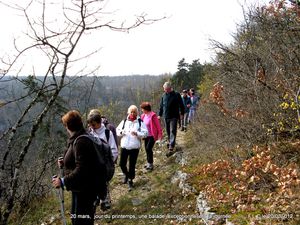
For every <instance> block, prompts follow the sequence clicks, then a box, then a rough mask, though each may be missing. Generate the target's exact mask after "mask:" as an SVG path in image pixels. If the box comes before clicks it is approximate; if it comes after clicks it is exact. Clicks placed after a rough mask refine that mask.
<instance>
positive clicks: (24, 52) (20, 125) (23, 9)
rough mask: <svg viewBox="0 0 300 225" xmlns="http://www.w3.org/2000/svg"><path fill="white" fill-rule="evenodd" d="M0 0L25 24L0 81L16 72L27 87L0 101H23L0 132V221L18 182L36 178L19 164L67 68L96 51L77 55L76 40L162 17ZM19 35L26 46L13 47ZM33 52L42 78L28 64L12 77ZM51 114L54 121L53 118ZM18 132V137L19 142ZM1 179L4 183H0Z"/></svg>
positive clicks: (85, 2)
mask: <svg viewBox="0 0 300 225" xmlns="http://www.w3.org/2000/svg"><path fill="white" fill-rule="evenodd" d="M59 2H63V3H61V4H62V5H61V6H58V5H57V4H58V3H59ZM0 4H2V5H5V6H7V7H10V8H12V9H14V10H16V11H18V12H19V13H20V14H22V15H23V16H24V18H25V20H26V23H27V25H28V31H27V33H26V34H25V35H26V36H25V37H23V38H22V39H21V40H15V50H16V54H15V55H14V56H13V57H10V58H9V59H8V58H5V57H2V58H1V78H0V79H1V82H4V81H7V80H8V79H11V78H12V77H8V74H12V73H14V75H16V76H15V77H14V79H16V80H18V81H21V82H26V87H27V88H28V92H27V94H26V95H22V96H19V97H15V98H13V99H11V100H7V101H4V102H2V104H1V106H2V109H3V107H5V106H8V105H12V104H18V102H19V101H23V102H24V100H25V99H26V101H25V102H26V105H24V104H21V105H20V107H21V108H19V115H18V117H17V118H16V120H15V121H13V122H12V124H11V126H10V127H9V128H8V129H7V130H6V131H4V132H3V133H2V134H1V140H2V141H3V143H4V144H3V146H5V148H3V152H2V153H1V174H0V178H1V187H0V201H1V209H0V210H1V211H0V224H7V222H8V219H9V216H10V215H11V213H12V211H13V209H14V206H15V204H16V196H20V193H19V192H20V191H21V188H20V186H19V184H20V180H26V179H27V181H28V180H30V182H37V180H40V177H38V176H32V177H31V178H30V177H28V176H30V175H27V177H26V179H22V176H25V175H26V174H27V172H28V171H29V170H32V168H31V169H30V168H29V169H27V168H26V167H27V166H28V165H30V163H27V164H25V162H26V160H28V158H27V157H28V156H29V155H30V152H31V151H33V149H34V147H36V145H37V142H36V141H37V138H41V136H40V133H39V132H40V131H41V127H42V125H43V124H44V122H45V121H44V120H45V119H46V118H48V119H49V118H50V119H51V116H53V115H55V110H54V106H55V105H56V106H59V102H60V101H61V97H60V93H61V91H62V90H63V89H64V87H65V86H66V85H68V83H69V82H70V80H68V79H66V78H67V75H68V74H70V71H71V69H73V68H75V66H76V65H78V62H79V61H80V60H82V59H86V58H88V57H91V56H92V55H93V54H95V53H96V52H97V51H98V50H97V49H96V50H94V51H93V52H90V53H87V54H86V55H84V56H80V57H78V55H79V49H80V44H81V42H82V41H83V40H84V37H86V36H87V35H90V34H91V33H93V32H96V31H99V30H102V29H105V28H106V29H110V30H112V31H121V32H128V31H129V30H131V29H134V28H137V27H139V26H140V25H142V24H151V23H153V22H155V21H157V20H160V19H162V18H160V19H148V18H147V15H146V14H142V15H140V16H136V17H135V21H133V22H131V23H130V24H127V23H125V22H122V21H120V22H119V23H118V22H116V21H114V20H113V19H108V20H107V19H105V16H109V17H110V16H112V15H113V14H112V13H108V14H106V12H105V10H104V9H105V5H106V1H101V0H100V1H99V0H68V1H55V0H54V1H53V2H49V1H46V0H42V1H37V0H31V1H30V2H29V3H28V4H27V5H26V6H21V3H19V4H17V5H12V4H8V3H5V2H4V1H0ZM51 7H55V9H56V14H55V16H54V17H53V16H52V17H50V16H51V13H52V12H51V10H50V9H51ZM58 9H59V10H61V14H58V13H57V11H58ZM34 12H39V15H38V16H37V17H35V16H34ZM55 17H56V18H55ZM25 39H26V42H25V43H29V44H28V45H27V46H25V47H19V45H20V42H18V41H21V42H23V43H24V40H25ZM37 52H38V54H39V56H40V59H41V60H43V61H46V62H47V64H46V65H47V68H45V70H44V72H43V74H42V75H43V76H42V77H38V76H37V74H36V73H35V67H34V68H33V72H32V73H33V74H32V75H31V76H30V77H29V78H26V79H20V78H19V77H18V76H17V75H18V74H22V73H23V69H24V68H25V66H24V65H22V64H20V61H21V60H22V58H26V57H28V55H29V54H36V53H37ZM76 56H77V57H76ZM38 63H39V62H38ZM77 67H78V66H77ZM79 68H80V69H79V70H78V71H77V72H76V73H74V71H72V73H73V74H75V75H84V74H85V73H86V68H84V66H83V67H79ZM97 69H98V68H97V67H96V68H94V70H90V71H88V72H87V73H89V74H90V73H93V72H94V71H96V70H97ZM39 74H40V72H39ZM71 80H72V79H71ZM32 112H34V113H32ZM56 116H57V115H56ZM53 118H54V119H56V118H57V117H53ZM21 135H22V140H20V137H21ZM42 138H43V137H42ZM33 155H34V154H33ZM46 157H47V156H46ZM30 160H34V159H33V158H32V159H30ZM47 163H48V162H47V161H45V162H44V165H46V164H47ZM25 165H26V166H25ZM35 166H36V165H35ZM45 169H46V168H43V169H42V170H45ZM41 174H42V173H41ZM2 181H5V182H3V183H2ZM33 186H34V183H31V185H28V187H27V188H28V189H32V188H33Z"/></svg>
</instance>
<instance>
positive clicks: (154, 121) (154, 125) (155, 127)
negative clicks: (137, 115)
mask: <svg viewBox="0 0 300 225" xmlns="http://www.w3.org/2000/svg"><path fill="white" fill-rule="evenodd" d="M144 117H145V114H144V113H143V114H142V115H141V119H142V120H143V119H144ZM150 117H151V123H150V127H151V131H152V134H153V137H154V140H155V141H156V140H158V139H161V138H162V129H161V126H160V122H159V120H158V118H157V115H156V114H155V112H152V111H151V112H150Z"/></svg>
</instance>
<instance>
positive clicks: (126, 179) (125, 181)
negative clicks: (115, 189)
mask: <svg viewBox="0 0 300 225" xmlns="http://www.w3.org/2000/svg"><path fill="white" fill-rule="evenodd" d="M127 182H128V177H127V176H124V178H123V181H122V183H123V184H127Z"/></svg>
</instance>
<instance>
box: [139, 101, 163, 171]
mask: <svg viewBox="0 0 300 225" xmlns="http://www.w3.org/2000/svg"><path fill="white" fill-rule="evenodd" d="M141 109H142V112H143V114H142V115H141V119H142V120H143V122H144V123H145V124H146V126H147V129H148V136H147V137H146V138H145V139H144V141H145V150H146V154H147V164H146V165H145V169H146V170H148V171H152V170H153V146H154V144H155V142H156V141H157V140H161V139H162V129H161V126H160V122H159V120H158V118H157V115H156V114H155V112H153V111H152V110H151V105H150V103H149V102H143V103H142V104H141Z"/></svg>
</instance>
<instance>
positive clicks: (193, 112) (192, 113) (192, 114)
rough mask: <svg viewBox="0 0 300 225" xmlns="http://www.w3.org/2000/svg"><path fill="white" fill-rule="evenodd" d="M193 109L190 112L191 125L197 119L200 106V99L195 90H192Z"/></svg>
mask: <svg viewBox="0 0 300 225" xmlns="http://www.w3.org/2000/svg"><path fill="white" fill-rule="evenodd" d="M190 99H191V107H190V112H189V119H188V120H189V123H192V122H193V121H194V119H195V115H196V110H197V108H198V104H199V97H198V96H196V94H195V90H194V88H191V89H190Z"/></svg>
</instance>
